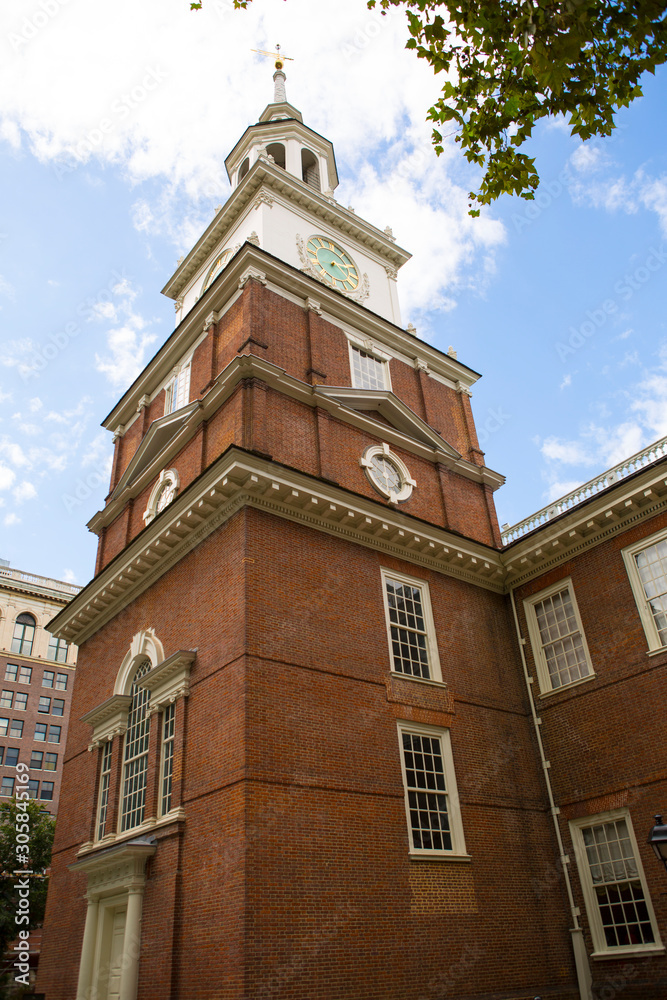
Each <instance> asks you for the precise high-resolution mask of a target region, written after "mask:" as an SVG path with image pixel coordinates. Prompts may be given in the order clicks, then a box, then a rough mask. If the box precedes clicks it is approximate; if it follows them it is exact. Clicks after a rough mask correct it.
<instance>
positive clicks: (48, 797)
mask: <svg viewBox="0 0 667 1000" xmlns="http://www.w3.org/2000/svg"><path fill="white" fill-rule="evenodd" d="M48 786H50V787H48ZM55 787H56V783H55V781H49V780H48V779H47V780H46V781H42V787H41V790H40V794H39V798H40V801H42V802H53V793H54V791H55ZM47 793H48V794H47Z"/></svg>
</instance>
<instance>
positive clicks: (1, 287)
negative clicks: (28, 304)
mask: <svg viewBox="0 0 667 1000" xmlns="http://www.w3.org/2000/svg"><path fill="white" fill-rule="evenodd" d="M0 295H2V296H4V297H5V298H6V299H13V298H14V289H13V288H12V286H11V285H10V284H9V282H8V281H7V279H6V278H3V276H2V275H1V274H0Z"/></svg>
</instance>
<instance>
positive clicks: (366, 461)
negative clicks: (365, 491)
mask: <svg viewBox="0 0 667 1000" xmlns="http://www.w3.org/2000/svg"><path fill="white" fill-rule="evenodd" d="M376 455H385V456H386V457H387V458H388V459H389V460H390V461H391V462H392V463H393V464H394V465H395V466H396V468H397V469H398V471H399V473H400V476H401V488H400V490H399V491H398V493H394V492H393V491H392V490H385V489H383V487H381V486H380V485H379V483H376V482H375V480H374V479H373V477H372V475H371V472H370V470H371V469H372V467H373V459H374V458H375V456H376ZM359 465H361V467H362V468H363V469H364V470H365V472H366V475H367V476H368V480H369V482H370V484H371V486H373V488H374V489H376V490H377V491H378V493H381V494H382V496H385V497H387V498H388V500H389V501H390V503H403V502H404V501H405V500H409V499H410V497H411V496H412V489H413V487H414V486H416V485H417V483H416V482H415V480H414V479H413V478H412V476H411V475H410V470H409V469H408V467H407V465H406V464H405V462H403V461H401V459H400V458H399V457H398V455H396V454H395V453H394V452H393V451H392V450H391V449H390V447H389V445H388V444H386V443H384V442H383V443H382V444H380V445H370V446H369V447H368V448H366V450H365V451H364V453H363V455H362V456H361V458H360V459H359Z"/></svg>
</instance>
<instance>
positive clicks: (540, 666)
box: [523, 576, 596, 696]
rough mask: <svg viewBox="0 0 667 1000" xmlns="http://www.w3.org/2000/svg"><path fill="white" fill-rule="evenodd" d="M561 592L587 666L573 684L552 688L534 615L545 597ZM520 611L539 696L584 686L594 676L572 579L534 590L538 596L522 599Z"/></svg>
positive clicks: (563, 579)
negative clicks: (566, 593)
mask: <svg viewBox="0 0 667 1000" xmlns="http://www.w3.org/2000/svg"><path fill="white" fill-rule="evenodd" d="M564 590H567V591H569V594H570V602H571V604H572V610H573V612H574V618H575V621H576V623H577V628H578V631H579V635H580V636H581V644H582V646H583V650H584V655H585V656H586V663H587V664H588V671H589V672H588V673H587V674H585V675H584V676H583V677H578V678H577V679H576V680H574V681H569V682H568V683H567V684H561V685H560V686H559V687H554V686H553V684H552V680H551V674H550V673H549V664H548V662H547V658H546V655H545V653H544V644H543V643H542V636H541V635H540V626H539V623H538V621H537V612H536V610H535V607H536V605H538V604H540V603H541V602H542V601H544V600H546V599H547V598H548V597H553V596H554V595H555V594H560V593H562V592H563V591H564ZM523 609H524V614H525V616H526V625H527V626H528V637H529V639H530V645H531V649H532V651H533V660H534V662H535V667H536V670H537V679H538V682H539V685H540V694H541V695H542V696H547V695H551V694H557V693H558V692H560V691H567V690H568V689H569V688H571V687H575V686H576V685H578V684H584V683H585V682H586V681H590V680H592V679H593V678H594V677H595V676H596V673H595V669H594V667H593V661H592V659H591V654H590V650H589V648H588V643H587V641H586V633H585V632H584V626H583V624H582V621H581V615H580V614H579V606H578V604H577V597H576V594H575V592H574V584H573V582H572V577H570V576H566V577H563V578H562V579H560V580H558V581H557V582H556V583H552V584H551V586H550V587H545V588H544V589H543V590H540V591H538V593H536V594H532V595H531V596H530V597H527V598H525V599H524V602H523Z"/></svg>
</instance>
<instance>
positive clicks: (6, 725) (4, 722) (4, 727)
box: [0, 719, 9, 736]
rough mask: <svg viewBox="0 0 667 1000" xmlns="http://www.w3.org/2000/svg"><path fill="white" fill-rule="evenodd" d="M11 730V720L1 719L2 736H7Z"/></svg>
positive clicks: (0, 732) (0, 734)
mask: <svg viewBox="0 0 667 1000" xmlns="http://www.w3.org/2000/svg"><path fill="white" fill-rule="evenodd" d="M8 729H9V719H0V736H6V735H7V730H8Z"/></svg>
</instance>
